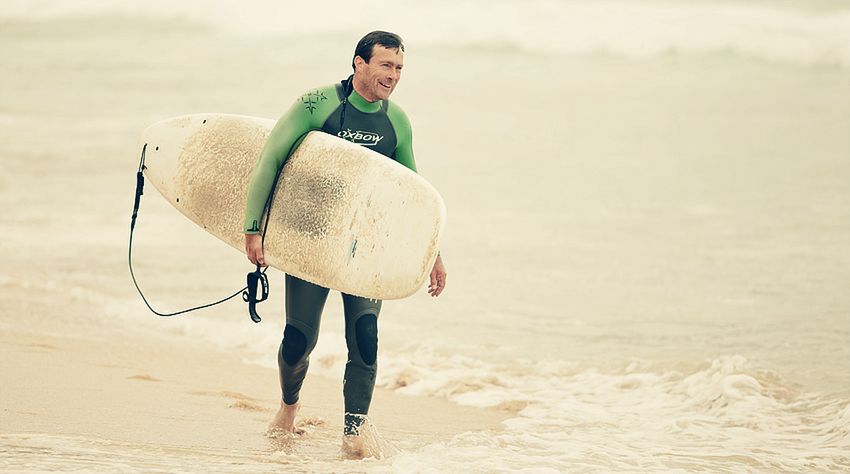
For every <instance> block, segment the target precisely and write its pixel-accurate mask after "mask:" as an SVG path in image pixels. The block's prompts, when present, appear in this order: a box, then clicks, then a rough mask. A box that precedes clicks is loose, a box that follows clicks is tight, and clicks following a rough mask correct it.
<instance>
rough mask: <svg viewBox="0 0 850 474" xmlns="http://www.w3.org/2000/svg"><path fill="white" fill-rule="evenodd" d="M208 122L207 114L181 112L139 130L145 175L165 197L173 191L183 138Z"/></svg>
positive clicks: (184, 140) (184, 139)
mask: <svg viewBox="0 0 850 474" xmlns="http://www.w3.org/2000/svg"><path fill="white" fill-rule="evenodd" d="M206 121H207V117H206V114H196V115H182V116H179V117H172V118H168V119H165V120H160V121H159V122H156V123H154V124H152V125H150V126H149V127H147V128H145V129H144V131H142V136H141V140H140V145H139V148H140V149H143V150H144V153H145V160H144V168H143V171H144V174H145V177H146V178H147V179H149V180H150V181H151V182H152V183H153V185H154V186H155V187H156V188H157V189H158V190H159V191H160V193H162V194H163V195H165V196H170V195H172V194H173V192H174V189H172V188H173V186H174V183H173V181H174V180H173V178H174V176H175V175H176V173H177V164H178V160H179V158H180V154H181V153H182V146H183V144H184V143H185V142H186V139H187V138H188V137H189V136H190V135H192V134H193V133H195V132H197V130H198V128H199V127H200V126H202V125H203V124H205V123H206Z"/></svg>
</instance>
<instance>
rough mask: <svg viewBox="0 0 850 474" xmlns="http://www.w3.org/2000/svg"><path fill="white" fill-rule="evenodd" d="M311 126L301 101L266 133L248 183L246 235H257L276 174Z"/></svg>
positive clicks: (244, 228) (244, 229)
mask: <svg viewBox="0 0 850 474" xmlns="http://www.w3.org/2000/svg"><path fill="white" fill-rule="evenodd" d="M311 125H312V124H311V121H310V115H309V114H308V113H305V111H304V108H303V106H302V104H301V101H300V100H298V101H296V102H295V103H294V104H293V105H292V107H290V108H289V110H288V111H287V112H286V113H285V114H284V115H283V116H282V117H281V118H280V120H278V121H277V124H275V126H274V128H273V129H272V131H271V133H270V134H269V138H268V140H266V144H265V146H263V151H262V152H261V153H260V158H259V159H258V160H257V163H256V164H255V165H254V171H253V173H252V174H251V182H250V184H249V185H248V202H247V205H246V207H245V224H244V226H243V228H242V230H243V232H245V233H246V234H259V233H260V222H261V221H262V216H263V210H265V207H266V201H267V200H268V198H269V193H271V190H272V186H274V183H275V178H276V177H277V173H278V171H280V169H281V168H282V167H283V165H284V163H285V162H286V159H287V158H289V152H290V150H291V148H292V147H293V145H294V144H295V141H296V140H298V138H299V137H300V136H301V135H303V134H305V133H307V132H308V131H310V129H311Z"/></svg>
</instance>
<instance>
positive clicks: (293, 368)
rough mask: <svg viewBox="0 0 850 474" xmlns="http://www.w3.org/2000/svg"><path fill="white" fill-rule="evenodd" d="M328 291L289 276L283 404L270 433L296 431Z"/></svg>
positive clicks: (279, 359)
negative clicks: (297, 418)
mask: <svg viewBox="0 0 850 474" xmlns="http://www.w3.org/2000/svg"><path fill="white" fill-rule="evenodd" d="M327 297H328V289H327V288H323V287H321V286H318V285H315V284H313V283H310V282H308V281H304V280H301V279H300V278H297V277H294V276H292V275H286V328H285V329H284V330H283V341H282V342H281V344H280V349H279V350H278V355H277V364H278V368H279V369H280V389H281V392H282V400H281V404H280V410H279V411H278V413H277V415H276V416H275V418H274V420H273V421H272V423H271V424H270V425H269V431H273V430H283V431H294V426H295V425H294V423H295V413H296V411H297V410H298V396H299V393H300V391H301V384H302V383H303V382H304V377H305V376H306V375H307V368H308V367H309V365H310V352H312V351H313V348H314V347H315V346H316V341H317V339H318V336H319V323H320V321H321V317H322V309H323V308H324V307H325V300H327Z"/></svg>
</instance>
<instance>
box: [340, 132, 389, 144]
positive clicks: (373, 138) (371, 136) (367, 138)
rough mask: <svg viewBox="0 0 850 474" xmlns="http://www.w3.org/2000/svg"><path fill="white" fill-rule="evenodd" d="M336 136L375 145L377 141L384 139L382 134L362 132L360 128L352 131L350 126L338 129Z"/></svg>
mask: <svg viewBox="0 0 850 474" xmlns="http://www.w3.org/2000/svg"><path fill="white" fill-rule="evenodd" d="M336 136H338V137H340V138H344V139H346V140H348V141H350V142H353V143H356V144H358V145H363V146H375V145H377V144H378V142H379V141H381V140H383V139H384V137H383V135H378V134H377V133H375V132H364V131H362V130H357V131H354V130H351V129H350V128H348V129H345V130H340V132H339V133H337V134H336Z"/></svg>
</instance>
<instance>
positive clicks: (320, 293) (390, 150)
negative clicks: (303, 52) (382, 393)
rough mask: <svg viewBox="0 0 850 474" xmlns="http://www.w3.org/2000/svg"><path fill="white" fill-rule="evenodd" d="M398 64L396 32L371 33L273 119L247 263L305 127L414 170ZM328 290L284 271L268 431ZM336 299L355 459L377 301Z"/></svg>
mask: <svg viewBox="0 0 850 474" xmlns="http://www.w3.org/2000/svg"><path fill="white" fill-rule="evenodd" d="M403 66H404V45H403V44H402V40H401V38H400V37H398V36H397V35H395V34H393V33H387V32H384V31H373V32H371V33H369V34H367V35H366V36H364V37H363V38H362V39H361V40H360V41H359V42H358V43H357V47H356V49H355V51H354V59H353V61H352V67H353V68H354V74H353V75H351V76H349V78H348V79H346V80H343V81H342V82H340V83H339V84H336V85H331V86H326V87H323V88H320V89H314V90H311V91H309V92H307V93H305V94H304V95H302V96H301V97H300V98H299V99H298V100H296V101H295V104H294V105H293V106H292V107H291V108H290V109H289V111H288V112H286V114H285V115H284V116H283V117H282V118H281V119H280V120H279V121H278V122H277V124H276V125H275V127H274V129H273V130H272V132H271V134H270V135H269V138H268V141H267V142H266V144H265V147H264V148H263V151H262V153H261V155H260V159H259V160H258V162H257V164H256V166H255V168H254V172H253V175H252V176H251V184H250V187H249V189H248V204H247V208H246V212H245V227H244V232H245V249H246V253H247V254H248V259H249V260H250V261H251V263H254V264H260V265H265V261H264V260H263V248H262V237H261V235H260V222H261V220H262V213H263V210H264V207H265V204H266V201H267V199H268V196H269V193H270V192H271V189H272V187H273V186H274V183H275V177H276V176H277V174H278V172H279V170H280V169H281V167H282V166H283V165H284V163H285V161H286V159H287V158H288V156H289V153H290V152H291V151H292V150H293V149H294V148H295V145H296V144H297V143H299V142H300V139H301V138H302V137H303V136H304V134H306V133H307V132H308V131H311V130H322V131H324V132H326V133H330V134H332V135H336V136H339V137H342V138H345V139H347V140H350V141H353V142H355V143H360V144H361V145H363V146H368V147H370V148H372V149H373V150H375V151H377V152H378V153H381V154H383V155H385V156H387V157H388V158H390V159H394V160H396V161H398V162H399V163H401V164H403V165H404V166H406V167H408V168H410V169H411V170H413V171H416V164H415V162H414V159H413V136H412V133H411V128H410V122H409V121H408V119H407V116H406V115H405V114H404V112H403V111H402V110H401V108H399V107H398V106H397V105H396V104H395V103H393V102H390V101H389V96H390V94H392V92H393V90H394V89H395V87H396V85H398V81H399V79H400V78H401V71H402V68H403ZM364 137H367V138H368V141H365V140H364ZM284 205H285V204H284ZM430 277H431V283H430V285H429V287H428V293H429V294H431V296H434V297H436V296H439V295H440V293H442V291H443V289H444V288H445V285H446V270H445V267H444V265H443V261H442V258H441V257H440V256H439V255H438V256H437V260H436V262H435V263H434V267H433V269H432V270H431V275H430ZM327 295H328V289H327V288H323V287H320V286H318V285H315V284H313V283H310V282H307V281H304V280H301V279H299V278H296V277H294V276H292V275H286V328H285V329H284V332H283V341H282V343H281V346H280V350H279V351H278V366H279V368H280V384H281V390H282V392H283V397H282V401H281V406H280V410H279V411H278V413H277V415H276V416H275V418H274V420H273V421H272V422H271V424H270V425H269V430H270V431H278V430H280V431H284V432H294V431H295V414H296V412H297V411H298V407H299V404H298V396H299V391H300V389H301V384H302V382H303V381H304V377H305V375H306V374H307V367H308V364H309V355H310V352H311V351H312V350H313V348H314V346H315V344H316V340H317V337H318V328H319V320H320V318H321V314H322V308H323V307H324V304H325V300H326V299H327ZM342 301H343V306H344V308H345V339H346V343H347V345H348V362H347V363H346V366H345V379H344V383H343V385H344V386H343V395H344V398H345V428H344V437H343V450H344V451H345V452H347V454H351V455H354V456H357V455H360V456H361V457H362V455H365V454H367V453H364V452H363V444H362V438H360V437H359V428H360V426H361V424H362V423H363V421H364V418H365V416H366V414H367V413H368V411H369V404H370V403H371V400H372V392H373V390H374V387H375V374H376V371H377V351H378V326H377V324H378V314H379V313H380V310H381V302H380V301H378V300H371V299H367V298H361V297H357V296H353V295H347V294H342Z"/></svg>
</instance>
